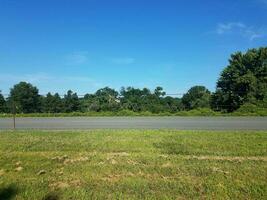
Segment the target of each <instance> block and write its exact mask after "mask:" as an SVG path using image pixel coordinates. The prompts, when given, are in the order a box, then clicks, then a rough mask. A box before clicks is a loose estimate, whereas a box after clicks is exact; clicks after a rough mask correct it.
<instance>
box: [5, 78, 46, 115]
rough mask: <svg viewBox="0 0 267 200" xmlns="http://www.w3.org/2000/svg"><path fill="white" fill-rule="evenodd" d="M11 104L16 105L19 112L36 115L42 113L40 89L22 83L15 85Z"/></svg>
mask: <svg viewBox="0 0 267 200" xmlns="http://www.w3.org/2000/svg"><path fill="white" fill-rule="evenodd" d="M9 102H10V104H12V103H13V102H14V103H15V106H16V110H17V112H22V113H35V112H40V111H41V101H40V95H39V94H38V89H37V88H36V87H34V86H32V85H31V84H30V83H26V82H20V83H18V84H16V85H14V87H13V88H11V90H10V97H9ZM11 102H12V103H11Z"/></svg>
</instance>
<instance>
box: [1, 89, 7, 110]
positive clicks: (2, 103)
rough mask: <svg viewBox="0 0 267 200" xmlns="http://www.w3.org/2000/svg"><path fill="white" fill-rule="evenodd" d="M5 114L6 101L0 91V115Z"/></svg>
mask: <svg viewBox="0 0 267 200" xmlns="http://www.w3.org/2000/svg"><path fill="white" fill-rule="evenodd" d="M5 112H7V106H6V100H5V98H4V96H3V95H2V93H1V90H0V113H5Z"/></svg>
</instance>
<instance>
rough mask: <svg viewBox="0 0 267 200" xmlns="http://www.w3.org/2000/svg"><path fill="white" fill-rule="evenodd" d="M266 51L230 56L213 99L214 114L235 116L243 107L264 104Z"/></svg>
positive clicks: (266, 71) (265, 49)
mask: <svg viewBox="0 0 267 200" xmlns="http://www.w3.org/2000/svg"><path fill="white" fill-rule="evenodd" d="M266 60H267V48H259V49H251V50H248V51H247V52H246V53H241V52H237V53H235V54H233V55H231V58H230V60H229V65H228V66H227V67H226V68H225V69H224V70H223V72H222V73H221V76H220V78H219V80H218V82H217V87H216V92H215V93H214V94H213V95H212V101H211V106H212V108H213V109H214V110H220V111H223V110H225V111H228V112H232V111H234V110H236V109H238V108H239V107H240V106H241V105H243V104H244V103H248V102H249V103H253V102H256V101H262V100H264V99H265V98H266V96H267V63H266Z"/></svg>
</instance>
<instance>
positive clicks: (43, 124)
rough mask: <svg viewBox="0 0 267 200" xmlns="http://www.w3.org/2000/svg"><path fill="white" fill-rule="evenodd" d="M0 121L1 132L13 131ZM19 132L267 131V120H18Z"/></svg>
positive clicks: (9, 121)
mask: <svg viewBox="0 0 267 200" xmlns="http://www.w3.org/2000/svg"><path fill="white" fill-rule="evenodd" d="M12 127H13V121H12V119H11V118H0V130H6V129H12ZM16 128H17V129H48V130H65V129H102V128H104V129H165V128H166V129H178V130H267V117H65V118H53V117H49V118H17V119H16Z"/></svg>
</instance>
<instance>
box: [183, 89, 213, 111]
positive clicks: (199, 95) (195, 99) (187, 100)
mask: <svg viewBox="0 0 267 200" xmlns="http://www.w3.org/2000/svg"><path fill="white" fill-rule="evenodd" d="M210 96H211V93H210V91H209V90H208V89H207V88H205V87H204V86H194V87H192V88H191V89H189V90H188V92H187V93H186V94H185V95H184V96H183V97H182V103H183V105H184V107H185V109H186V110H191V109H197V108H209V106H210Z"/></svg>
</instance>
